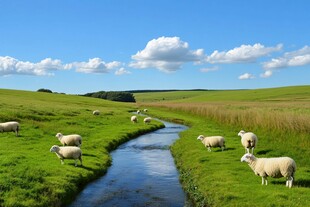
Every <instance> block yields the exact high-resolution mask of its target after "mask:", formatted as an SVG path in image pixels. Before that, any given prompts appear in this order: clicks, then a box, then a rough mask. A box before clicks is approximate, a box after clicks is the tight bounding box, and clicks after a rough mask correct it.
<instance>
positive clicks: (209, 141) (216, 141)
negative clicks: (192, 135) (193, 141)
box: [197, 135, 225, 152]
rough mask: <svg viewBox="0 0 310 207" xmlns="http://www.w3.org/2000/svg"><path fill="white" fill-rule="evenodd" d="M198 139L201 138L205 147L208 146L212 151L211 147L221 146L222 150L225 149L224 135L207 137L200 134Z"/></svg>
mask: <svg viewBox="0 0 310 207" xmlns="http://www.w3.org/2000/svg"><path fill="white" fill-rule="evenodd" d="M197 139H199V140H201V142H202V143H203V144H204V145H205V147H208V151H209V152H211V147H220V148H222V151H223V150H224V149H225V139H224V137H222V136H210V137H205V136H203V135H199V136H198V137H197Z"/></svg>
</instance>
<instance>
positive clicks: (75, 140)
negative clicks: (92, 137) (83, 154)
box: [56, 133, 82, 147]
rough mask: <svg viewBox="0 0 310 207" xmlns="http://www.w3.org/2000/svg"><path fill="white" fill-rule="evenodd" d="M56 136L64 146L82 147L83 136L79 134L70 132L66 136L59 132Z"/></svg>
mask: <svg viewBox="0 0 310 207" xmlns="http://www.w3.org/2000/svg"><path fill="white" fill-rule="evenodd" d="M56 137H57V138H58V140H59V141H60V142H61V144H62V145H63V146H65V145H68V146H77V147H81V145H82V137H81V135H78V134H70V135H66V136H64V135H63V134H62V133H57V134H56Z"/></svg>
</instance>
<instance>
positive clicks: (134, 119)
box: [130, 116, 138, 123]
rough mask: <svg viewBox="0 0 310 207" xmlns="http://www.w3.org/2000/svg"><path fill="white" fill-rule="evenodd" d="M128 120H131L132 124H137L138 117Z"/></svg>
mask: <svg viewBox="0 0 310 207" xmlns="http://www.w3.org/2000/svg"><path fill="white" fill-rule="evenodd" d="M130 120H131V122H132V123H137V122H138V117H137V116H132V117H131V118H130Z"/></svg>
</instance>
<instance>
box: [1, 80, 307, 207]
mask: <svg viewBox="0 0 310 207" xmlns="http://www.w3.org/2000/svg"><path fill="white" fill-rule="evenodd" d="M309 93H310V86H296V87H283V88H273V89H258V90H236V91H184V92H182V91H176V92H158V93H146V94H143V93H139V94H138V93H137V94H134V95H135V97H136V100H137V101H138V102H137V104H128V103H118V102H111V101H105V100H101V99H95V98H87V97H80V96H71V95H62V94H48V93H39V92H28V91H15V90H4V89H1V90H0V106H1V109H2V110H0V122H5V121H12V120H16V121H19V122H20V124H21V131H20V136H19V137H15V134H14V133H13V132H10V133H0V142H1V144H0V206H5V207H6V206H14V207H15V206H61V205H64V204H67V203H69V202H70V201H71V199H72V198H73V197H74V196H75V195H76V194H77V192H79V191H80V190H81V188H82V187H83V186H85V184H87V183H88V182H90V181H91V180H94V179H96V178H97V177H98V176H101V175H103V174H104V173H105V171H106V170H107V168H108V167H109V166H110V164H111V158H110V157H109V151H111V150H112V149H115V148H116V147H117V146H118V145H119V144H120V143H123V142H125V141H127V140H129V139H131V138H134V137H136V136H138V135H139V134H142V133H145V132H147V131H150V130H155V129H156V128H159V127H162V124H160V123H159V122H152V124H150V125H144V124H143V123H142V121H141V119H140V121H139V123H138V124H133V123H131V122H130V116H131V115H132V114H131V113H130V111H134V110H136V109H138V108H140V109H143V108H148V109H149V110H148V111H149V112H148V113H149V114H150V115H151V116H153V117H157V118H162V119H166V120H170V121H174V122H179V123H183V124H186V125H188V126H190V128H189V129H188V130H186V131H184V132H182V133H181V138H180V139H178V140H177V141H176V142H175V143H174V145H173V146H172V147H171V150H172V153H173V156H174V158H175V163H176V165H177V167H178V169H179V172H180V180H181V182H182V185H183V187H184V189H185V191H186V192H187V193H188V194H189V195H190V197H191V199H192V200H193V201H194V202H195V205H196V206H229V207H232V206H258V207H263V206H264V207H265V206H270V207H272V206H294V207H295V206H310V199H309V195H310V160H309V156H310V151H309V148H310V125H309V123H310V94H309ZM95 109H98V110H100V111H101V115H100V116H93V115H92V111H93V110H95ZM241 129H244V130H246V131H253V132H254V133H256V134H257V136H258V139H259V141H258V146H257V149H256V150H255V153H254V154H255V155H256V156H257V157H273V156H290V157H292V158H293V159H294V160H295V161H296V163H297V172H296V175H295V182H294V186H293V188H292V189H288V188H286V187H285V179H284V178H280V179H274V178H269V179H268V181H269V184H268V186H262V185H261V178H260V177H258V176H256V175H255V174H254V173H253V171H252V170H251V169H250V168H249V166H248V165H247V164H246V163H241V162H240V158H241V157H242V155H243V154H244V149H243V147H242V146H241V143H240V137H238V136H237V133H238V132H239V131H240V130H241ZM57 132H62V133H63V134H71V133H78V134H80V135H82V137H83V144H82V150H83V161H84V166H83V167H80V166H78V167H74V161H73V160H65V164H64V165H61V164H60V160H59V159H58V158H57V157H56V155H55V154H54V153H51V152H49V149H50V147H51V146H52V145H54V144H60V143H59V141H58V140H57V139H56V137H55V134H56V133H57ZM200 134H203V135H223V136H224V137H225V139H226V147H227V149H226V150H225V151H224V152H222V151H221V150H220V149H213V151H212V152H208V151H207V149H206V148H205V147H204V146H203V145H202V143H201V142H200V141H199V140H197V136H198V135H200Z"/></svg>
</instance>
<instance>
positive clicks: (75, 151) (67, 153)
mask: <svg viewBox="0 0 310 207" xmlns="http://www.w3.org/2000/svg"><path fill="white" fill-rule="evenodd" d="M50 151H51V152H55V153H56V155H57V157H58V158H59V159H60V162H61V164H64V159H74V161H75V164H74V166H77V160H78V159H79V160H80V162H81V166H83V163H82V150H81V149H80V148H78V147H72V146H70V147H59V146H57V145H54V146H52V148H51V149H50Z"/></svg>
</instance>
